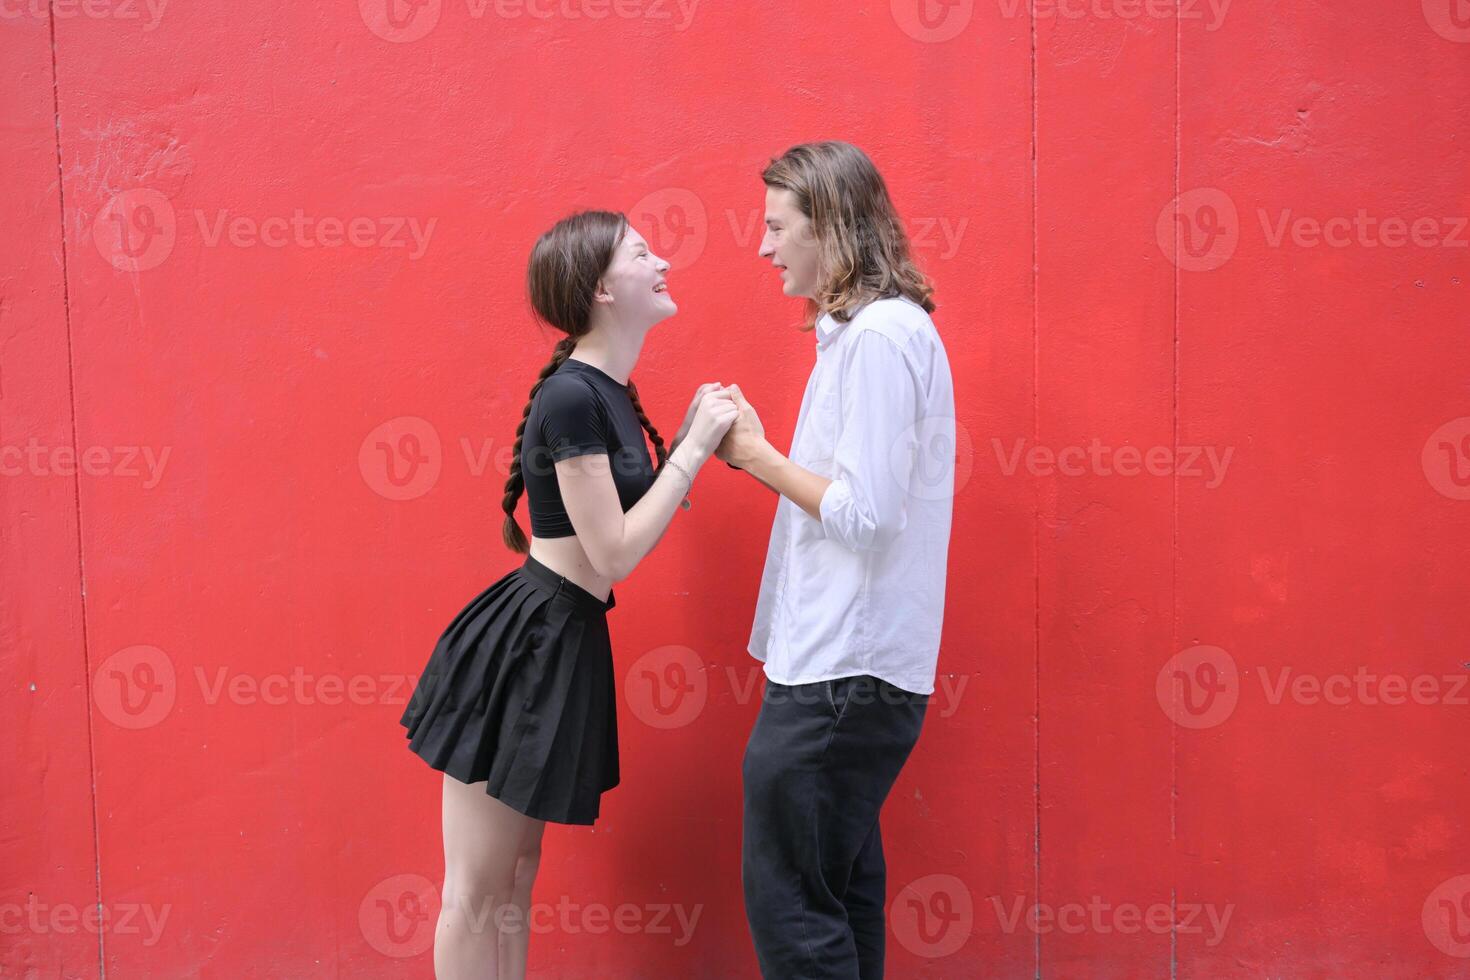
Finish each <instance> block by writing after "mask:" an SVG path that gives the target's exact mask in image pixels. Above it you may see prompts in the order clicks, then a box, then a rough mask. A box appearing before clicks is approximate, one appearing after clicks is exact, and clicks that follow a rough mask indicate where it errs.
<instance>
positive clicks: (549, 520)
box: [521, 358, 654, 538]
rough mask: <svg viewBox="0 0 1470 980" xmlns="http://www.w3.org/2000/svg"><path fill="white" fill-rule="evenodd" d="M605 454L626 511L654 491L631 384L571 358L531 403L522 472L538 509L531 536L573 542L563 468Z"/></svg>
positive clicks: (534, 512) (529, 499)
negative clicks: (560, 478) (560, 476)
mask: <svg viewBox="0 0 1470 980" xmlns="http://www.w3.org/2000/svg"><path fill="white" fill-rule="evenodd" d="M589 453H603V454H606V455H607V456H608V457H609V459H608V468H609V469H610V470H611V471H612V478H613V483H614V485H616V486H617V488H618V500H619V501H620V502H621V503H622V505H623V512H624V513H627V511H628V508H630V507H632V506H633V505H634V504H636V503H637V502H638V500H639V498H641V497H642V496H643V495H644V494H645V493H647V492H648V488H649V487H651V486H652V485H653V480H654V473H653V461H652V460H651V459H650V457H649V455H648V443H647V442H646V441H645V439H644V434H643V426H642V425H641V424H640V423H639V421H638V413H637V412H636V411H634V409H633V401H632V399H630V398H629V397H628V388H627V386H626V385H622V384H619V383H618V382H617V379H615V378H613V377H612V376H611V375H608V374H606V373H605V372H603V371H602V370H600V369H599V368H595V367H593V366H592V365H591V364H588V363H586V362H585V361H578V360H574V359H572V358H568V359H567V360H565V361H563V362H562V364H561V366H560V367H558V368H557V369H556V371H555V372H553V373H552V374H551V375H550V376H549V377H548V378H547V379H546V380H545V381H543V382H542V383H541V387H540V388H539V389H538V390H537V392H536V397H535V398H534V399H532V400H531V414H530V415H529V416H527V418H526V431H525V432H524V433H522V435H521V473H522V475H523V476H524V478H525V481H526V501H527V503H528V504H529V505H530V508H531V534H532V535H534V536H535V537H538V538H566V537H571V536H572V535H573V534H575V533H576V531H575V530H574V529H573V528H572V522H571V520H570V519H569V518H568V517H567V511H566V507H565V506H564V505H563V504H562V500H561V487H560V486H559V485H558V484H557V482H556V463H558V462H560V461H561V460H564V459H571V458H572V457H573V456H585V455H587V454H589Z"/></svg>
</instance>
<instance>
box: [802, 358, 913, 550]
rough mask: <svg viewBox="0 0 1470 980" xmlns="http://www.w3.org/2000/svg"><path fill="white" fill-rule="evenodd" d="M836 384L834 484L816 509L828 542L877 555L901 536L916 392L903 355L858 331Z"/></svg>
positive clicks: (906, 496)
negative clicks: (838, 389)
mask: <svg viewBox="0 0 1470 980" xmlns="http://www.w3.org/2000/svg"><path fill="white" fill-rule="evenodd" d="M848 340H849V342H850V343H851V344H852V345H853V348H852V350H851V351H849V352H848V361H847V363H846V365H845V367H844V370H843V373H842V380H841V389H842V417H841V420H840V422H839V425H838V436H837V445H836V447H835V451H834V454H833V463H834V466H835V468H836V472H837V477H836V479H834V480H833V481H832V483H831V485H829V486H828V487H827V491H826V493H825V494H823V496H822V502H821V506H820V508H819V510H820V513H821V515H822V530H823V533H824V534H825V535H826V537H827V539H828V540H829V541H836V542H838V543H839V544H841V545H843V546H844V547H846V548H849V549H851V550H853V551H870V550H881V549H883V548H886V547H887V546H888V545H889V543H890V542H892V541H893V538H894V536H895V535H897V534H898V532H899V531H901V530H903V527H904V523H905V520H906V517H905V512H904V504H905V501H906V500H907V498H908V488H909V480H910V478H911V476H912V473H913V467H914V450H915V445H916V443H917V435H916V425H917V423H918V421H919V420H918V418H917V415H918V411H919V394H918V393H919V386H918V381H917V379H916V378H915V376H914V373H913V370H912V368H911V367H910V365H909V363H908V360H907V359H906V358H905V357H904V354H903V351H902V350H900V349H899V347H898V345H897V344H896V343H895V342H894V341H893V340H892V339H891V338H889V337H888V336H887V335H886V334H883V333H880V332H878V331H876V330H862V331H859V332H858V333H857V334H856V335H855V336H853V337H850V338H848Z"/></svg>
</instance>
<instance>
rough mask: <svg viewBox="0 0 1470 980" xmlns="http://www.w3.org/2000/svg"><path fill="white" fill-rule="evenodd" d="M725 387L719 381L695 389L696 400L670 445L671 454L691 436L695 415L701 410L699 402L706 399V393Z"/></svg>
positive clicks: (691, 403)
mask: <svg viewBox="0 0 1470 980" xmlns="http://www.w3.org/2000/svg"><path fill="white" fill-rule="evenodd" d="M724 387H725V386H724V385H722V384H720V383H719V382H718V381H706V382H705V383H704V384H702V385H700V386H699V387H698V388H695V389H694V398H693V400H691V401H690V402H689V411H687V412H685V413H684V422H683V424H682V425H680V426H679V434H678V435H676V436H674V441H673V442H671V443H670V444H669V452H673V451H674V450H675V449H677V448H678V446H679V443H681V442H683V441H684V437H685V436H687V435H689V427H690V426H691V425H693V424H694V413H695V412H696V411H697V410H698V409H699V400H700V399H701V398H703V397H704V394H705V392H707V391H719V390H721V389H722V388H724Z"/></svg>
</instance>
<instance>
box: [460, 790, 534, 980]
mask: <svg viewBox="0 0 1470 980" xmlns="http://www.w3.org/2000/svg"><path fill="white" fill-rule="evenodd" d="M533 822H534V823H539V822H540V821H533V820H532V819H531V818H530V817H527V816H526V815H525V814H522V813H518V812H516V811H515V810H512V809H511V808H510V807H508V806H506V805H505V804H504V803H501V802H500V801H499V800H497V799H495V798H494V797H493V796H490V795H489V794H488V793H486V792H485V783H484V782H483V781H482V782H478V783H462V782H460V781H459V780H457V779H455V778H454V777H453V776H450V775H448V774H447V773H446V774H445V776H444V890H443V895H442V899H443V900H442V903H441V907H440V910H439V922H438V925H437V927H436V928H435V931H434V976H435V977H436V978H438V980H500V978H499V976H498V974H499V969H498V967H499V958H500V939H499V936H500V928H499V925H500V922H501V921H502V920H503V919H504V920H505V921H511V922H513V918H509V917H513V916H514V914H515V913H514V911H509V912H504V913H503V912H501V908H502V907H503V906H505V905H507V904H508V903H509V902H511V900H512V895H513V892H514V889H515V878H516V862H517V860H518V858H519V857H520V854H521V851H522V842H523V841H524V840H525V839H526V834H527V826H528V824H530V823H533Z"/></svg>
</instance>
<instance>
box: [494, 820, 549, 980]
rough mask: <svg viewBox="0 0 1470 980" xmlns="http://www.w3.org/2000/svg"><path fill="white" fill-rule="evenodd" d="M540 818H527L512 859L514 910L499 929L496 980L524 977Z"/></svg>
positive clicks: (537, 865)
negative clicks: (517, 852)
mask: <svg viewBox="0 0 1470 980" xmlns="http://www.w3.org/2000/svg"><path fill="white" fill-rule="evenodd" d="M545 829H546V821H544V820H528V821H527V823H526V832H525V836H523V837H522V838H521V850H520V854H519V855H518V856H517V860H516V873H515V886H514V887H513V888H512V889H511V904H512V905H514V906H515V912H514V913H507V915H506V918H505V924H506V928H504V929H501V930H500V976H499V978H498V980H526V954H527V953H528V951H529V950H530V946H531V886H532V885H534V884H535V883H536V871H537V870H538V869H539V868H540V867H541V833H542V831H544V830H545Z"/></svg>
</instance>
